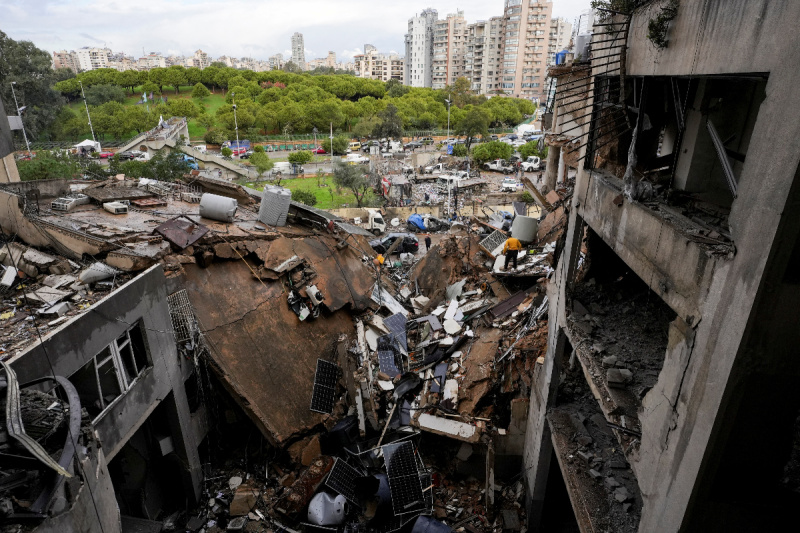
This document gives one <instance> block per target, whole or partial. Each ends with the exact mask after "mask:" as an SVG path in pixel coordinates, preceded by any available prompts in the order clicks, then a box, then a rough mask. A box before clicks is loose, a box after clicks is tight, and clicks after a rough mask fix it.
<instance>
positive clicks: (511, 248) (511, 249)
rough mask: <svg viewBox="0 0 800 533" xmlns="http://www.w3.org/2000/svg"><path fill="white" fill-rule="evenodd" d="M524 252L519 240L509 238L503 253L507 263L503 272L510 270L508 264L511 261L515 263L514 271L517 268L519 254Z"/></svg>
mask: <svg viewBox="0 0 800 533" xmlns="http://www.w3.org/2000/svg"><path fill="white" fill-rule="evenodd" d="M520 250H522V243H521V242H519V239H515V238H514V237H509V238H508V240H506V244H505V246H503V253H504V254H505V256H506V263H505V265H504V266H503V270H508V263H509V262H510V261H513V262H514V269H515V270H516V268H517V254H518V253H519V251H520Z"/></svg>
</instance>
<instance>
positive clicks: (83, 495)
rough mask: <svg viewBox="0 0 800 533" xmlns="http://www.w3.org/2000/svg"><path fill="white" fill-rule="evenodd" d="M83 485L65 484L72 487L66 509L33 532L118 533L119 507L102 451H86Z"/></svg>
mask: <svg viewBox="0 0 800 533" xmlns="http://www.w3.org/2000/svg"><path fill="white" fill-rule="evenodd" d="M80 472H81V474H82V475H81V477H80V479H81V480H82V482H83V483H80V482H73V481H72V480H70V481H68V482H67V483H68V484H69V485H70V486H71V487H76V488H77V489H78V490H77V494H76V495H75V501H74V503H73V504H72V506H71V507H70V508H69V510H67V511H65V512H63V513H61V514H58V515H56V516H53V517H50V518H48V519H46V520H45V521H44V522H42V523H41V524H39V525H38V526H37V527H36V528H34V529H33V531H35V532H36V533H63V532H64V531H81V532H86V533H121V532H122V524H121V522H120V515H119V507H118V506H117V500H116V497H115V496H114V485H113V484H112V482H111V475H110V474H109V472H108V461H107V460H106V457H105V454H104V453H103V449H102V448H97V447H92V448H89V456H88V457H85V458H84V459H83V460H82V461H81V469H80Z"/></svg>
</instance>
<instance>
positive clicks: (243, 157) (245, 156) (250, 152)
mask: <svg viewBox="0 0 800 533" xmlns="http://www.w3.org/2000/svg"><path fill="white" fill-rule="evenodd" d="M251 155H253V151H252V150H248V151H246V152H245V153H243V154H242V155H241V156H239V157H240V158H241V159H250V156H251Z"/></svg>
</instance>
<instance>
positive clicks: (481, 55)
mask: <svg viewBox="0 0 800 533" xmlns="http://www.w3.org/2000/svg"><path fill="white" fill-rule="evenodd" d="M502 40H503V17H492V18H490V19H489V20H488V21H486V20H480V21H478V22H476V23H474V24H470V25H469V26H467V51H466V54H464V76H465V77H466V78H467V79H468V80H470V89H471V90H472V91H474V92H475V93H476V94H491V93H492V92H493V91H496V90H497V88H498V86H499V85H498V82H499V80H500V68H501V67H500V64H501V57H502V54H501V48H502Z"/></svg>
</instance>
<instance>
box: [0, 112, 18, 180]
mask: <svg viewBox="0 0 800 533" xmlns="http://www.w3.org/2000/svg"><path fill="white" fill-rule="evenodd" d="M0 118H2V117H0ZM17 181H19V172H18V171H17V162H16V161H14V154H13V153H11V154H8V155H7V156H5V157H3V158H2V161H0V183H14V182H17Z"/></svg>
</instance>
